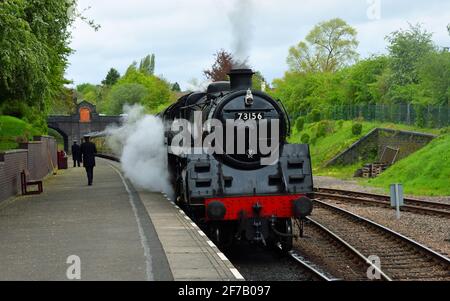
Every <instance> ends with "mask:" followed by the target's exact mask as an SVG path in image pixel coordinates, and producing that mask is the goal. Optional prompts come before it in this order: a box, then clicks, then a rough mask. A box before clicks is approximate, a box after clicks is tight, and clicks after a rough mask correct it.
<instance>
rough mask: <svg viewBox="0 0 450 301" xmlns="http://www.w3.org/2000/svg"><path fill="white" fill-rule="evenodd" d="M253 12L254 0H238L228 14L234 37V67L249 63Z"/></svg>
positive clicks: (244, 65)
mask: <svg viewBox="0 0 450 301" xmlns="http://www.w3.org/2000/svg"><path fill="white" fill-rule="evenodd" d="M253 14H254V9H253V1H252V0H236V1H235V2H234V7H233V9H232V10H231V11H230V13H229V14H228V18H229V19H230V22H231V30H232V38H233V42H232V43H233V45H232V47H233V55H234V58H235V63H234V66H233V67H234V68H244V67H246V65H247V61H248V58H249V56H250V46H251V40H252V34H253V19H252V17H253Z"/></svg>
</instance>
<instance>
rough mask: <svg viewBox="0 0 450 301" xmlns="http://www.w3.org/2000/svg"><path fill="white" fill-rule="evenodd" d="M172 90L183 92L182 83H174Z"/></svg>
mask: <svg viewBox="0 0 450 301" xmlns="http://www.w3.org/2000/svg"><path fill="white" fill-rule="evenodd" d="M172 91H174V92H181V87H180V84H178V83H174V84H173V85H172Z"/></svg>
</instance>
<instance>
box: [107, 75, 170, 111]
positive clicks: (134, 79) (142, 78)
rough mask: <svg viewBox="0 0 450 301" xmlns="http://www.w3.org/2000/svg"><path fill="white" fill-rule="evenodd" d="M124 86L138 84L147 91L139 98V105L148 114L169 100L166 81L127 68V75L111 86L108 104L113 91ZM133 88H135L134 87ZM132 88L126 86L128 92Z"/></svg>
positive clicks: (168, 87) (168, 88) (111, 100)
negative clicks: (144, 108)
mask: <svg viewBox="0 0 450 301" xmlns="http://www.w3.org/2000/svg"><path fill="white" fill-rule="evenodd" d="M125 84H139V85H141V86H143V87H144V88H146V89H147V91H148V93H147V94H146V95H145V97H142V98H140V100H139V103H140V104H142V105H143V106H144V107H146V108H147V109H148V111H150V112H153V111H154V110H155V109H156V108H158V107H159V106H160V105H161V104H164V103H167V102H168V101H169V99H170V86H169V85H168V84H167V83H166V81H164V80H162V79H160V78H158V77H156V76H154V75H148V74H146V73H143V72H141V71H139V70H137V69H134V68H128V71H127V73H126V74H125V75H124V76H123V77H122V78H121V79H120V80H119V81H118V82H117V83H116V84H115V85H114V86H113V88H112V90H111V93H110V95H109V99H108V102H114V101H113V99H112V98H111V97H112V94H113V90H117V89H118V88H119V87H120V86H122V85H125ZM133 87H134V88H136V86H133ZM133 87H132V86H128V87H127V89H128V91H129V90H130V89H131V88H133ZM141 90H142V89H141ZM139 95H141V94H139ZM125 103H126V101H125Z"/></svg>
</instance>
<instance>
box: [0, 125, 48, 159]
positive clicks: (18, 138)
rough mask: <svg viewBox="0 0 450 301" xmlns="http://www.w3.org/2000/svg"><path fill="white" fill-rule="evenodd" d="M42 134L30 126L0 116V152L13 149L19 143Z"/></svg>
mask: <svg viewBox="0 0 450 301" xmlns="http://www.w3.org/2000/svg"><path fill="white" fill-rule="evenodd" d="M40 134H42V133H41V132H40V131H39V130H37V129H35V128H33V127H32V126H31V125H30V124H28V123H26V122H24V121H23V120H20V119H18V118H15V117H12V116H0V151H4V150H9V149H15V148H17V147H18V145H19V143H20V142H25V141H28V140H30V139H32V138H33V136H36V135H40Z"/></svg>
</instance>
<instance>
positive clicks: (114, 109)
mask: <svg viewBox="0 0 450 301" xmlns="http://www.w3.org/2000/svg"><path fill="white" fill-rule="evenodd" d="M149 93H150V92H149V91H148V89H147V88H146V87H145V86H144V85H141V84H132V83H124V84H121V85H116V86H114V87H113V88H112V90H111V93H110V95H109V98H110V100H109V109H108V112H109V113H110V114H114V115H119V114H122V113H123V106H124V105H125V104H129V105H133V104H136V103H141V104H142V103H144V102H145V99H146V98H147V97H148V95H149Z"/></svg>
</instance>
